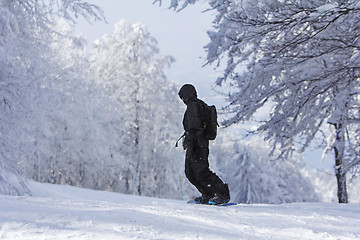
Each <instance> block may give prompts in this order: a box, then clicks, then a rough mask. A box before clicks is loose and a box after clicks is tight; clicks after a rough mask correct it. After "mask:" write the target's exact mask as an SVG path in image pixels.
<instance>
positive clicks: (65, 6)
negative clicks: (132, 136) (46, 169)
mask: <svg viewBox="0 0 360 240" xmlns="http://www.w3.org/2000/svg"><path fill="white" fill-rule="evenodd" d="M56 6H59V9H57V10H54V7H56ZM0 13H1V14H0V56H1V57H0V86H1V87H0V98H1V100H0V108H1V109H2V111H1V112H2V113H1V115H0V131H1V135H0V145H1V148H0V158H1V171H0V186H1V188H0V191H1V193H3V194H17V195H22V194H26V193H28V190H27V188H26V185H25V182H24V178H23V177H22V175H23V170H24V169H23V167H24V166H23V165H22V164H20V163H21V162H23V161H26V160H29V159H30V158H31V157H30V156H31V155H32V149H33V148H32V147H31V145H33V142H34V141H35V140H34V135H35V134H34V126H35V124H36V123H37V121H38V120H39V118H40V117H39V114H38V113H39V112H38V110H39V109H41V108H42V106H43V105H44V103H45V104H46V102H41V100H40V99H44V98H43V96H42V95H41V93H40V91H41V89H42V86H43V85H42V84H43V82H44V81H52V80H53V81H55V80H56V78H54V75H52V72H51V70H52V69H53V67H52V63H53V61H52V59H51V57H50V56H51V53H52V50H51V48H50V47H49V41H48V40H49V39H50V35H49V33H50V32H51V31H52V30H51V27H50V26H51V24H52V23H53V20H52V18H51V17H54V15H55V14H56V15H57V16H65V17H67V19H73V17H72V16H71V15H70V13H73V14H75V15H77V14H81V15H83V14H85V15H86V17H89V18H90V17H91V16H95V18H96V19H97V18H99V17H100V16H101V12H98V10H97V8H96V7H95V6H93V5H90V4H88V3H86V2H81V3H80V2H79V1H72V0H70V1H51V2H48V1H15V0H10V1H1V2H0ZM47 96H48V97H50V96H51V95H47ZM51 97H53V96H51Z"/></svg>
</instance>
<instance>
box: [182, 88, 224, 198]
mask: <svg viewBox="0 0 360 240" xmlns="http://www.w3.org/2000/svg"><path fill="white" fill-rule="evenodd" d="M179 97H180V98H181V100H183V102H184V103H185V105H187V108H186V111H185V114H184V119H183V126H184V130H185V139H184V140H183V147H184V150H186V157H185V175H186V177H187V179H188V180H189V181H190V183H192V184H193V185H194V186H195V187H196V188H197V189H198V191H199V192H200V193H201V194H202V195H201V196H200V197H197V198H195V202H197V203H202V204H223V203H227V202H229V200H230V193H229V187H228V185H227V184H224V183H223V181H222V180H221V179H220V178H219V177H218V176H217V175H216V174H215V173H213V172H212V171H211V170H210V169H209V161H208V156H209V140H208V139H206V138H205V136H204V133H203V130H204V127H203V126H204V125H203V120H202V104H204V103H203V102H202V100H200V99H198V98H197V93H196V90H195V87H194V86H193V85H191V84H185V85H184V86H182V87H181V89H180V91H179Z"/></svg>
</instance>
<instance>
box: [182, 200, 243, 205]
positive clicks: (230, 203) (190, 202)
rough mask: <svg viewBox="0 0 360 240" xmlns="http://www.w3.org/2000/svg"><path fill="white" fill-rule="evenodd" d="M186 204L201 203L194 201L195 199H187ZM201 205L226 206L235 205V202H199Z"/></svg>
mask: <svg viewBox="0 0 360 240" xmlns="http://www.w3.org/2000/svg"><path fill="white" fill-rule="evenodd" d="M187 204H201V203H198V202H195V200H189V201H187ZM201 205H210V206H220V207H227V206H231V205H237V204H236V203H233V202H228V203H223V204H201Z"/></svg>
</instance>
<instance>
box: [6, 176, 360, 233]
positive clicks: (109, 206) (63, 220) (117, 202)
mask: <svg viewBox="0 0 360 240" xmlns="http://www.w3.org/2000/svg"><path fill="white" fill-rule="evenodd" d="M31 186H32V190H33V192H34V196H32V197H12V196H4V195H0V211H1V215H0V239H11V240H15V239H34V240H35V239H36V240H39V239H49V240H50V239H76V240H80V239H86V240H88V239H106V240H110V239H182V240H185V239H206V240H208V239H236V240H239V239H284V240H285V239H286V240H289V239H292V240H293V239H341V240H346V239H360V227H359V226H360V205H358V204H343V205H340V204H330V203H293V204H282V205H262V204H258V205H245V204H240V205H237V206H228V207H218V206H203V205H190V204H186V201H177V200H165V199H156V198H147V197H138V196H131V195H123V194H118V193H110V192H100V191H93V190H87V189H80V188H75V187H69V186H60V185H50V184H39V183H32V184H31Z"/></svg>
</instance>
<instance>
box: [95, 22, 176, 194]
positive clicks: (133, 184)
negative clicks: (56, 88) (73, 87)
mask: <svg viewBox="0 0 360 240" xmlns="http://www.w3.org/2000/svg"><path fill="white" fill-rule="evenodd" d="M172 61H173V58H172V57H169V56H165V57H163V56H161V55H160V54H159V49H158V47H157V42H156V40H155V39H154V38H153V37H152V36H151V35H150V33H149V32H148V30H147V29H146V27H145V26H143V25H141V24H138V23H135V24H132V23H128V22H126V21H124V20H121V21H120V22H118V23H117V24H115V26H114V32H113V33H112V34H111V35H105V36H103V37H102V38H101V39H100V40H98V41H95V46H94V53H93V57H92V62H93V66H92V68H91V69H92V71H93V72H94V75H95V76H96V78H97V80H96V84H98V85H99V86H102V87H103V88H104V94H105V95H109V96H110V98H111V99H113V100H114V101H117V102H118V103H119V104H120V105H121V106H122V107H123V108H124V120H125V128H126V129H127V130H126V133H125V134H124V136H123V140H124V143H125V145H126V146H127V148H124V149H123V152H124V153H125V156H126V159H127V161H126V162H125V163H123V164H122V165H121V166H119V168H120V171H121V178H120V179H121V180H122V181H123V184H124V186H125V189H124V192H126V193H131V194H139V195H148V196H170V195H171V194H174V192H177V191H173V190H174V188H177V189H178V179H179V178H178V176H179V174H178V169H179V166H181V165H179V163H180V161H179V160H178V159H179V158H178V157H176V156H175V154H174V152H173V151H174V150H173V142H174V139H176V136H177V135H176V134H179V132H181V130H180V123H181V121H179V119H181V115H180V112H179V109H180V107H179V104H180V101H178V99H177V94H176V91H177V89H176V88H175V86H174V85H173V84H171V83H169V82H168V81H167V80H166V78H165V75H164V72H163V69H164V68H165V67H166V66H169V64H170V63H171V62H172ZM166 192H167V193H166ZM172 197H177V196H172Z"/></svg>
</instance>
